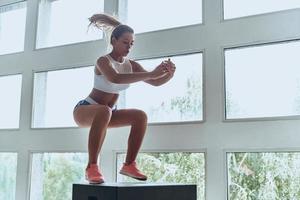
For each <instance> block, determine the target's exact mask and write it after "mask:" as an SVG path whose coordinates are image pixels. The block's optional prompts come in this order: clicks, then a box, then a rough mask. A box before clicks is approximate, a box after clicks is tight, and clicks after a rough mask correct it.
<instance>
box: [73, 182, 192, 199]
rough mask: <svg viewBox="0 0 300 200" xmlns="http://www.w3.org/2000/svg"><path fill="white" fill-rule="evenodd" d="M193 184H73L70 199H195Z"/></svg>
mask: <svg viewBox="0 0 300 200" xmlns="http://www.w3.org/2000/svg"><path fill="white" fill-rule="evenodd" d="M196 199H197V186H196V185H193V184H150V183H103V184H99V185H92V184H73V196H72V200H196Z"/></svg>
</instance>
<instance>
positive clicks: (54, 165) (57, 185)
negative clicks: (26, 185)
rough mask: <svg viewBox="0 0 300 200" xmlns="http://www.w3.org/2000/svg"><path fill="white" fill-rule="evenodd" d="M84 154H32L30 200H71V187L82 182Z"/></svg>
mask: <svg viewBox="0 0 300 200" xmlns="http://www.w3.org/2000/svg"><path fill="white" fill-rule="evenodd" d="M87 162H88V158H87V154H86V153H34V154H33V156H32V164H31V165H32V167H31V186H30V200H48V199H72V185H73V183H76V182H77V183H79V182H83V181H84V170H85V168H86V165H87Z"/></svg>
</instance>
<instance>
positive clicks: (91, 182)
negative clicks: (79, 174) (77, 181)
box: [85, 178, 104, 184]
mask: <svg viewBox="0 0 300 200" xmlns="http://www.w3.org/2000/svg"><path fill="white" fill-rule="evenodd" d="M85 180H86V181H87V182H89V184H102V183H104V180H100V181H90V180H89V179H87V178H85Z"/></svg>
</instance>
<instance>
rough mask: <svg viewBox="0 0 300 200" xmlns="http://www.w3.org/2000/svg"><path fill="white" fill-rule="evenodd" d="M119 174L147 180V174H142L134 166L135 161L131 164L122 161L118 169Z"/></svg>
mask: <svg viewBox="0 0 300 200" xmlns="http://www.w3.org/2000/svg"><path fill="white" fill-rule="evenodd" d="M120 174H123V175H125V176H129V177H131V178H135V179H137V180H140V181H145V180H147V176H146V175H144V174H142V172H141V171H140V170H139V169H138V168H137V167H136V162H135V161H133V162H132V163H131V164H125V163H124V165H123V167H122V169H121V170H120Z"/></svg>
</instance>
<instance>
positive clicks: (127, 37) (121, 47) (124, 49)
mask: <svg viewBox="0 0 300 200" xmlns="http://www.w3.org/2000/svg"><path fill="white" fill-rule="evenodd" d="M133 42H134V34H133V33H129V32H126V33H123V34H122V35H121V36H120V37H119V38H118V39H116V38H113V39H112V46H113V48H114V50H115V51H116V52H117V53H118V54H120V55H122V56H127V54H128V53H129V51H130V49H131V47H132V46H133Z"/></svg>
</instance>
